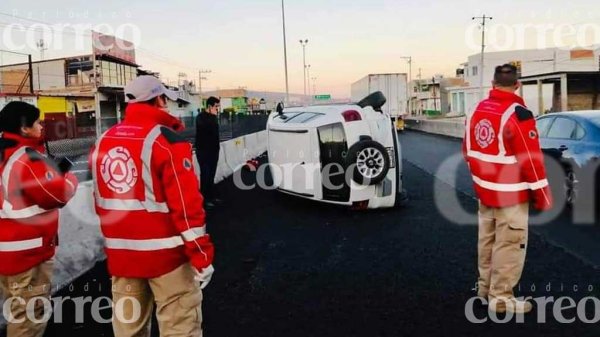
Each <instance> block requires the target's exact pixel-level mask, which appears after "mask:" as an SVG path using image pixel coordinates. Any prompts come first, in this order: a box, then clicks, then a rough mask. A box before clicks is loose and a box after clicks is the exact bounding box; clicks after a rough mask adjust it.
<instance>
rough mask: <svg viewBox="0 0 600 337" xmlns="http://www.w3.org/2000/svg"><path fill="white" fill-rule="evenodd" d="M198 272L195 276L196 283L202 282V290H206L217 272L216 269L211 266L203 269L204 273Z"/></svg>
mask: <svg viewBox="0 0 600 337" xmlns="http://www.w3.org/2000/svg"><path fill="white" fill-rule="evenodd" d="M195 270H196V276H194V281H197V282H200V289H204V288H206V286H207V285H208V284H209V283H210V279H212V276H213V273H214V272H215V268H214V267H213V266H212V264H211V265H209V266H208V267H206V268H204V269H202V272H199V271H198V270H197V269H195Z"/></svg>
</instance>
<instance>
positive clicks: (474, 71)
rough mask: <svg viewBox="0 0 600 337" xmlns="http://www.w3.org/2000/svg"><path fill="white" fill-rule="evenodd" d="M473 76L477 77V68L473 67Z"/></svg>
mask: <svg viewBox="0 0 600 337" xmlns="http://www.w3.org/2000/svg"><path fill="white" fill-rule="evenodd" d="M473 76H477V66H473Z"/></svg>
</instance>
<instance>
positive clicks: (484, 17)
mask: <svg viewBox="0 0 600 337" xmlns="http://www.w3.org/2000/svg"><path fill="white" fill-rule="evenodd" d="M492 19H493V18H492V17H491V16H485V14H484V15H483V16H474V17H473V18H472V19H471V20H481V69H479V100H483V72H484V70H485V66H484V62H485V60H484V56H483V55H484V54H483V53H484V52H485V21H486V20H492Z"/></svg>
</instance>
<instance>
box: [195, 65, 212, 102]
mask: <svg viewBox="0 0 600 337" xmlns="http://www.w3.org/2000/svg"><path fill="white" fill-rule="evenodd" d="M211 72H212V71H211V70H208V69H200V70H199V71H198V96H200V108H202V106H203V101H202V80H205V79H206V77H203V76H202V74H210V73H211Z"/></svg>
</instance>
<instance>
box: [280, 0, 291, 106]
mask: <svg viewBox="0 0 600 337" xmlns="http://www.w3.org/2000/svg"><path fill="white" fill-rule="evenodd" d="M281 17H282V18H283V23H282V25H283V63H284V66H285V103H286V104H288V103H289V102H290V82H289V81H288V61H287V41H286V37H285V6H284V4H283V0H281Z"/></svg>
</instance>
